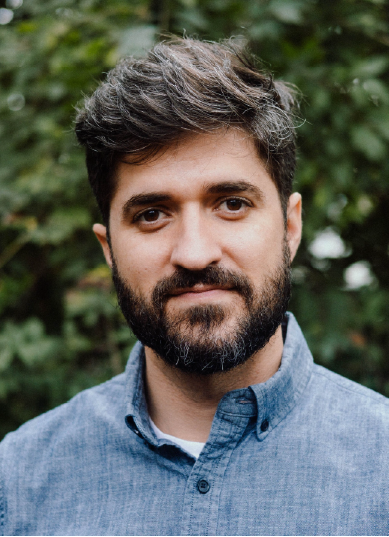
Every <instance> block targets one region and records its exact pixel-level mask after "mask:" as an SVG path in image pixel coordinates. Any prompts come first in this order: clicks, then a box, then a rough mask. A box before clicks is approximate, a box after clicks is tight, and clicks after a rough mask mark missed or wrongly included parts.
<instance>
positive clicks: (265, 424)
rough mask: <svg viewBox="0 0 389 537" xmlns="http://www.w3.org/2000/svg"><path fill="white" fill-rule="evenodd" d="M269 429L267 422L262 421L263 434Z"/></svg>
mask: <svg viewBox="0 0 389 537" xmlns="http://www.w3.org/2000/svg"><path fill="white" fill-rule="evenodd" d="M268 428H269V422H268V421H267V420H263V422H262V423H261V431H262V432H263V433H264V432H265V431H267V430H268Z"/></svg>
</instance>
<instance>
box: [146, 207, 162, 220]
mask: <svg viewBox="0 0 389 537" xmlns="http://www.w3.org/2000/svg"><path fill="white" fill-rule="evenodd" d="M159 213H160V211H158V210H157V209H150V210H149V211H146V212H144V213H143V214H142V216H143V218H144V219H145V221H146V222H155V221H156V220H158V217H159Z"/></svg>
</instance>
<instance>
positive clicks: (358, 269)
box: [344, 261, 374, 289]
mask: <svg viewBox="0 0 389 537" xmlns="http://www.w3.org/2000/svg"><path fill="white" fill-rule="evenodd" d="M344 280H345V282H346V286H347V289H359V288H360V287H363V286H365V285H370V284H372V283H373V282H374V276H373V274H372V272H371V269H370V265H369V263H368V262H367V261H358V262H357V263H353V264H352V265H350V266H349V267H347V268H346V270H345V271H344Z"/></svg>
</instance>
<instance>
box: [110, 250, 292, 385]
mask: <svg viewBox="0 0 389 537" xmlns="http://www.w3.org/2000/svg"><path fill="white" fill-rule="evenodd" d="M112 254H113V253H112V252H111V255H112ZM112 260H113V264H112V279H113V282H114V286H115V289H116V293H117V297H118V303H119V306H120V308H121V310H122V312H123V315H124V317H125V319H126V321H127V323H128V325H129V327H130V328H131V330H132V331H133V333H134V334H135V335H136V337H137V338H138V339H139V341H140V342H141V343H143V345H145V346H147V347H149V348H151V349H152V350H153V351H154V352H155V353H156V354H157V355H158V356H159V357H160V358H161V359H162V360H164V361H165V362H166V363H167V364H168V365H170V366H173V367H176V368H178V369H180V370H181V371H185V372H187V373H197V374H202V375H209V374H213V373H219V372H222V371H230V370H231V369H233V368H234V367H237V366H239V365H241V364H243V363H245V362H246V361H247V360H248V359H249V358H250V357H251V356H253V354H255V353H256V352H257V351H259V350H260V349H262V348H263V347H265V345H266V344H267V343H268V342H269V340H270V338H271V337H272V336H273V335H274V334H275V332H276V330H277V328H278V327H279V325H280V324H281V322H282V321H283V319H284V316H285V312H286V309H287V306H288V303H289V299H290V291H291V278H290V253H289V247H288V245H287V243H286V240H285V241H284V247H283V259H282V261H281V262H280V264H279V266H277V267H276V268H275V270H274V271H273V272H272V273H271V274H270V275H268V276H267V277H266V278H265V281H264V283H263V285H262V286H261V288H260V289H258V288H255V287H254V286H253V284H252V283H251V281H250V280H249V278H247V276H245V275H244V274H242V273H236V272H233V271H230V270H227V269H225V268H222V267H218V266H208V267H206V268H204V269H203V270H196V271H194V270H188V269H185V268H179V269H177V271H176V272H175V273H174V274H173V275H171V276H169V277H166V278H163V279H162V280H160V281H159V282H158V283H157V284H156V286H155V288H154V290H153V292H152V296H151V300H148V299H146V298H145V297H143V296H141V295H139V294H137V293H136V292H135V291H134V290H133V289H131V287H129V286H128V284H126V282H125V281H124V279H123V278H122V277H121V275H120V274H119V271H118V269H117V265H116V263H115V258H114V256H113V255H112ZM196 284H204V285H216V286H226V287H228V288H229V292H233V293H236V294H237V295H238V296H237V298H239V299H240V300H241V301H242V308H241V310H242V311H241V313H240V314H236V313H235V318H234V312H235V308H234V307H233V308H232V311H228V308H227V307H226V306H223V305H219V304H205V305H196V306H191V307H187V308H185V309H181V310H180V311H171V312H169V311H167V303H168V301H169V299H170V298H171V296H172V293H174V292H175V291H177V290H179V289H188V288H191V287H193V286H194V285H196ZM236 302H237V301H234V306H236Z"/></svg>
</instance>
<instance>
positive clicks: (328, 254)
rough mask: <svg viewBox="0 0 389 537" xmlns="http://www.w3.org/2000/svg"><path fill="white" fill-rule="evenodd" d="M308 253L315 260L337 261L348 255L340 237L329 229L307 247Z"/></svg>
mask: <svg viewBox="0 0 389 537" xmlns="http://www.w3.org/2000/svg"><path fill="white" fill-rule="evenodd" d="M309 251H310V252H311V254H312V255H313V256H314V257H316V258H317V259H337V258H338V257H346V256H347V255H349V253H350V252H348V251H347V249H346V245H345V244H344V242H343V241H342V239H341V237H340V236H339V235H338V234H337V233H336V232H335V231H334V230H333V229H332V228H330V227H328V228H326V229H324V230H323V231H321V232H319V233H318V234H317V235H316V237H315V239H314V240H313V241H312V242H311V244H310V245H309Z"/></svg>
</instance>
